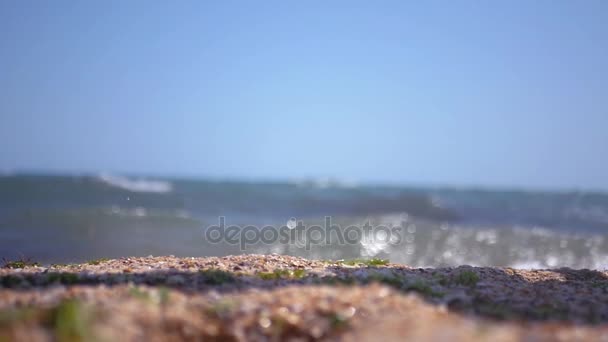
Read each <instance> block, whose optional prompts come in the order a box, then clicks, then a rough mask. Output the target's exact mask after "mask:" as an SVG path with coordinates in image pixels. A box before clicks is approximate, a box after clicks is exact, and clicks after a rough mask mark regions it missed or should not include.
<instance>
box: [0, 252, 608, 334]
mask: <svg viewBox="0 0 608 342" xmlns="http://www.w3.org/2000/svg"><path fill="white" fill-rule="evenodd" d="M13 266H16V267H20V266H22V265H13ZM0 279H1V281H0V286H1V287H2V288H1V289H0V341H4V340H8V341H12V340H21V341H46V340H53V339H55V340H69V341H75V340H121V341H123V340H124V341H138V340H152V341H154V340H158V341H161V340H200V339H204V340H214V339H217V340H243V341H245V340H256V341H257V340H261V341H263V340H271V341H272V340H286V339H293V340H370V341H371V340H373V341H376V340H378V339H379V338H380V337H382V338H383V339H385V340H403V339H409V340H420V341H427V340H454V339H456V340H473V341H512V340H532V341H535V340H539V341H544V340H582V339H585V340H598V341H600V340H606V341H608V272H606V271H595V270H572V269H555V270H516V269H511V268H494V267H481V268H478V267H470V266H461V267H456V268H435V269H433V268H428V269H421V268H411V267H408V266H406V265H399V264H391V263H388V262H386V261H383V260H371V261H364V260H361V261H322V260H306V259H302V258H296V257H290V256H283V255H242V256H229V257H221V258H218V257H208V258H176V257H172V256H169V257H147V258H122V259H113V260H94V261H91V262H89V263H84V264H71V265H52V266H26V267H23V268H2V269H0Z"/></svg>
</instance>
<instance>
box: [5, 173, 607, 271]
mask: <svg viewBox="0 0 608 342" xmlns="http://www.w3.org/2000/svg"><path fill="white" fill-rule="evenodd" d="M349 234H350V235H349ZM239 253H283V254H291V255H298V256H304V257H308V258H316V259H350V258H359V257H381V258H388V259H390V260H391V261H394V262H400V263H406V264H409V265H413V266H420V267H424V266H448V265H462V264H468V265H477V266H513V267H523V268H555V267H573V268H594V269H604V268H607V267H608V194H606V193H601V192H534V191H493V190H485V189H458V188H430V187H429V188H423V187H396V186H363V185H356V184H352V183H339V182H335V181H328V180H321V181H299V182H239V181H211V180H186V179H156V178H155V179H152V178H142V177H124V176H118V175H109V174H102V175H94V176H56V175H52V176H51V175H46V176H45V175H6V176H0V257H2V258H6V259H14V258H19V257H27V258H31V259H34V260H38V261H41V262H43V263H61V262H76V261H85V260H90V259H95V258H100V257H121V256H147V255H176V256H222V255H229V254H239Z"/></svg>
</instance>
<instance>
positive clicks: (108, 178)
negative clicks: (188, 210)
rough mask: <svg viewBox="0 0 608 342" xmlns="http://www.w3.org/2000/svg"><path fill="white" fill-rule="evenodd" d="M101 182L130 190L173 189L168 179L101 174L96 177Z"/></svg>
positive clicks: (162, 191) (161, 191)
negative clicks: (130, 177)
mask: <svg viewBox="0 0 608 342" xmlns="http://www.w3.org/2000/svg"><path fill="white" fill-rule="evenodd" d="M97 179H99V180H100V181H101V182H103V183H105V184H107V185H110V186H113V187H116V188H120V189H124V190H128V191H131V192H154V193H167V192H171V191H173V184H171V182H168V181H161V180H150V179H143V178H139V179H129V178H127V177H123V176H115V175H110V174H101V175H99V176H98V177H97Z"/></svg>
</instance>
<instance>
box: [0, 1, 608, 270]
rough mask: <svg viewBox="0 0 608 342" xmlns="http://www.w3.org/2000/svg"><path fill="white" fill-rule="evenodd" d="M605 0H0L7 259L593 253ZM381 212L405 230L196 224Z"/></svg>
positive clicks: (434, 261)
mask: <svg viewBox="0 0 608 342" xmlns="http://www.w3.org/2000/svg"><path fill="white" fill-rule="evenodd" d="M607 38H608V3H607V2H605V1H601V0H597V1H592V0H590V1H585V2H573V1H534V2H528V1H495V2H485V1H465V0H462V1H427V2H424V3H422V2H413V1H412V2H404V1H381V2H373V3H372V2H369V1H331V2H327V1H307V2H284V1H264V2H246V1H221V2H219V1H218V2H201V1H180V2H179V3H169V2H161V1H152V2H150V1H129V2H122V1H104V2H81V1H53V2H35V1H27V0H26V1H2V2H0V145H1V146H2V147H1V148H0V172H1V175H0V257H3V258H7V259H14V258H19V257H29V258H32V259H35V260H39V261H42V262H45V263H50V262H68V261H82V260H88V259H94V258H98V257H119V256H132V255H142V256H146V255H149V254H152V255H168V254H173V255H179V256H207V255H227V254H235V253H270V252H276V253H286V254H292V255H301V256H306V257H309V258H332V259H340V258H354V257H383V258H389V259H391V261H395V262H402V263H408V264H411V265H416V266H438V265H459V264H471V265H501V266H503V265H509V266H516V267H533V268H538V267H562V266H569V267H580V268H606V267H607V265H608V240H607V238H608V192H607V191H608V161H607V160H606V150H607V148H608V133H607V132H606V129H607V128H608V97H607V96H606V95H607V93H606V90H607V89H608V44H606V39H607ZM326 215H331V216H332V218H333V219H334V222H335V223H338V224H341V225H343V226H346V225H348V224H362V223H363V222H367V221H369V222H372V223H373V224H378V225H379V224H382V225H387V226H394V225H403V228H404V230H403V232H404V236H403V239H401V241H400V242H399V243H396V244H378V243H370V241H366V240H365V239H361V241H360V243H357V244H351V245H346V246H337V245H331V244H330V245H323V246H315V247H314V248H312V249H310V250H306V249H303V248H302V246H300V245H294V244H281V243H273V244H266V245H263V244H259V245H255V246H251V248H250V249H248V250H245V251H243V250H240V249H239V248H238V246H234V245H228V244H211V243H209V241H207V240H205V238H204V231H205V229H206V227H208V226H209V225H212V224H217V222H218V217H219V216H225V217H226V221H227V223H228V224H238V225H248V224H253V225H258V226H261V225H264V224H274V225H284V224H285V223H286V222H288V221H289V220H291V218H296V219H297V220H298V221H299V220H302V221H303V222H305V223H307V224H313V223H319V222H323V219H324V216H326Z"/></svg>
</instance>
